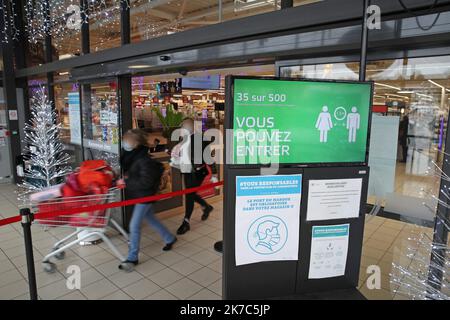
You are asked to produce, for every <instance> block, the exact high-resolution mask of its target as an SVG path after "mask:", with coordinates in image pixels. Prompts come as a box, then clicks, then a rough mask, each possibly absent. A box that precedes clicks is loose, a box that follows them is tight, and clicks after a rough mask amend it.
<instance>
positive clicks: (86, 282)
mask: <svg viewBox="0 0 450 320" xmlns="http://www.w3.org/2000/svg"><path fill="white" fill-rule="evenodd" d="M213 204H214V207H215V210H214V212H213V213H212V214H211V217H210V219H208V220H207V221H205V222H200V221H199V216H200V214H199V213H198V212H197V214H195V213H194V218H193V222H192V229H191V231H190V232H188V233H187V234H186V235H183V236H180V237H179V241H178V243H177V244H176V246H175V247H174V249H173V251H170V252H164V253H163V251H162V250H161V248H162V246H163V245H162V242H161V241H160V239H159V237H158V235H157V234H155V232H154V231H152V230H150V229H149V228H148V227H147V226H145V227H144V231H143V232H142V235H143V238H142V250H141V254H140V265H139V266H138V267H137V268H136V270H135V271H134V272H132V273H123V272H121V271H119V270H118V268H117V266H118V263H119V262H118V261H117V259H116V258H115V257H114V256H113V255H112V254H111V253H110V252H109V250H108V248H107V247H106V245H105V244H104V243H102V244H99V245H96V246H87V247H76V248H74V249H73V250H69V251H68V252H66V258H65V259H64V260H62V261H56V263H57V266H58V271H57V272H55V273H53V274H47V273H45V272H44V271H43V270H42V267H41V264H40V262H41V259H42V257H43V256H44V255H45V254H46V253H48V251H49V250H50V249H51V247H52V245H53V243H54V242H55V241H56V240H57V239H60V238H62V237H63V236H64V235H66V234H67V233H68V232H69V231H70V230H67V229H64V228H54V229H50V230H48V231H44V230H43V229H42V228H40V227H39V226H33V227H32V229H33V241H34V249H35V251H34V252H35V260H36V270H37V284H38V293H39V296H40V298H41V299H220V298H221V290H222V288H221V278H222V275H221V272H222V268H221V261H222V259H221V255H220V254H218V253H216V252H215V251H214V250H213V244H214V242H215V241H217V240H220V239H221V238H222V230H221V228H222V214H221V212H222V201H221V200H219V201H216V202H215V203H213ZM16 214H17V207H16V195H15V194H14V187H13V186H11V185H0V215H1V216H3V217H7V216H12V215H16ZM164 217H165V219H164V223H165V224H166V225H167V226H168V227H169V228H170V229H171V230H173V231H175V230H176V228H177V227H178V224H179V222H180V220H181V219H182V216H181V212H180V210H179V209H178V210H176V211H174V212H169V213H166V214H164ZM423 232H425V233H430V232H431V230H429V229H426V228H422V227H417V226H414V225H410V224H406V223H403V222H398V221H393V220H388V219H384V218H380V217H368V219H367V221H366V227H365V234H364V248H363V257H362V265H361V273H360V290H361V292H362V293H363V294H364V295H366V296H367V298H369V299H405V298H406V297H405V296H402V295H400V294H395V293H394V291H393V289H394V288H391V285H390V283H389V273H390V271H391V264H392V261H397V260H401V259H404V257H403V253H402V250H401V247H402V244H403V243H404V242H405V241H406V239H407V238H408V237H409V236H410V235H411V234H412V233H414V234H420V233H423ZM21 233H22V230H21V226H20V224H13V225H9V226H5V227H0V299H28V294H27V292H28V287H27V280H26V279H27V278H26V261H25V256H24V248H23V239H22V236H21ZM112 236H113V241H114V243H115V244H117V246H118V249H119V250H120V251H121V252H122V253H126V251H127V244H126V242H125V240H124V239H123V238H122V237H121V236H118V235H116V234H115V233H114V232H113V233H112ZM402 262H403V261H402ZM405 263H406V264H408V263H410V260H408V259H406V261H405ZM372 264H377V265H379V266H380V268H381V273H382V284H381V285H382V288H381V289H380V290H368V289H367V287H366V286H365V283H366V278H367V277H368V276H369V275H368V274H367V273H366V269H367V266H369V265H372ZM70 265H78V266H79V267H80V269H81V270H82V277H81V279H82V281H81V289H80V290H70V289H68V288H67V286H66V278H67V277H68V276H69V274H67V273H66V270H67V267H68V266H70Z"/></svg>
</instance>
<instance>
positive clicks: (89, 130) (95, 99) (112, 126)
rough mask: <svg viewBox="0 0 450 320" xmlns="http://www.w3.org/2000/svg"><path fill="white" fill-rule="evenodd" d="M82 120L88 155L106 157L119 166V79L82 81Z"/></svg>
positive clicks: (86, 157) (85, 150)
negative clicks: (117, 81)
mask: <svg viewBox="0 0 450 320" xmlns="http://www.w3.org/2000/svg"><path fill="white" fill-rule="evenodd" d="M81 87H82V123H83V135H82V138H83V147H84V153H85V159H104V160H106V161H108V162H109V163H110V164H111V165H112V166H113V168H114V169H119V168H120V164H119V139H120V135H121V133H120V127H119V102H118V100H117V99H118V97H117V83H116V81H109V82H99V83H92V84H83V85H81Z"/></svg>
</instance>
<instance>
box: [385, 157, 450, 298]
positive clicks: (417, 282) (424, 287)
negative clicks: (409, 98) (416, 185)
mask: <svg viewBox="0 0 450 320" xmlns="http://www.w3.org/2000/svg"><path fill="white" fill-rule="evenodd" d="M436 151H438V152H441V151H439V150H436ZM443 154H445V153H443ZM445 155H447V154H445ZM445 161H446V162H448V160H447V159H445ZM431 163H432V166H433V167H429V168H428V170H427V174H428V175H429V176H432V177H434V178H436V180H437V181H438V182H437V183H440V181H441V179H442V180H443V181H445V182H450V177H449V176H448V175H447V174H446V173H445V172H443V171H442V170H441V168H440V166H439V165H438V164H437V163H436V162H434V161H433V160H432V161H431ZM438 189H439V188H438ZM421 191H422V192H423V193H424V196H425V197H426V198H431V199H434V200H435V201H436V202H437V204H438V205H437V206H435V207H431V206H430V205H428V204H427V203H426V202H423V206H424V208H426V210H427V212H428V213H429V214H430V216H431V217H434V219H435V224H436V225H440V226H441V227H442V228H445V229H446V230H448V231H450V221H449V219H448V218H447V217H446V215H445V212H444V211H445V210H448V209H450V205H449V202H450V190H449V188H448V187H447V186H445V185H444V186H443V187H442V188H441V189H439V191H438V195H436V194H435V193H434V192H431V191H426V190H425V189H422V190H421ZM439 195H442V196H443V197H442V199H447V200H448V201H442V200H441V199H439ZM397 251H398V252H397V254H396V256H398V257H400V259H398V260H399V261H394V262H392V272H391V274H390V283H391V287H392V289H393V291H394V292H396V293H399V294H400V295H402V296H406V297H408V298H410V299H413V300H450V275H449V272H450V262H449V260H448V257H449V255H450V246H449V240H448V239H441V241H439V242H436V241H434V239H433V236H432V234H428V233H427V232H423V230H422V231H419V232H413V233H412V234H411V236H410V237H409V238H408V240H407V241H406V242H405V243H404V244H403V248H402V249H398V250H397Z"/></svg>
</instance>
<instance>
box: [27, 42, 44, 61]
mask: <svg viewBox="0 0 450 320" xmlns="http://www.w3.org/2000/svg"><path fill="white" fill-rule="evenodd" d="M27 46H28V48H27V50H26V64H27V67H34V66H40V65H42V64H44V63H45V49H44V42H43V41H38V42H37V43H32V42H29V43H28V44H27Z"/></svg>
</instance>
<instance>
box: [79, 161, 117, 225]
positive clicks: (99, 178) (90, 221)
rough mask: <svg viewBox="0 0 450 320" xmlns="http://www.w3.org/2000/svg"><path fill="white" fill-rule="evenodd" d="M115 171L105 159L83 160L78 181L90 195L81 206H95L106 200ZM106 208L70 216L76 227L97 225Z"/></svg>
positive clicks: (81, 187)
mask: <svg viewBox="0 0 450 320" xmlns="http://www.w3.org/2000/svg"><path fill="white" fill-rule="evenodd" d="M113 179H114V172H113V170H112V169H111V167H110V166H109V165H108V163H107V162H106V161H104V160H87V161H83V163H82V164H81V166H80V170H79V172H78V176H77V181H78V186H79V187H80V189H81V190H82V191H83V192H84V193H85V194H87V195H88V196H87V197H85V198H84V201H82V202H81V203H79V205H78V206H79V207H80V206H81V207H87V206H93V205H97V204H102V203H104V202H105V197H103V196H102V195H105V194H106V193H107V192H108V190H109V189H110V188H111V187H112V185H113ZM104 215H105V210H100V211H98V210H97V211H93V212H85V213H80V214H78V215H73V216H72V217H70V225H71V226H74V227H81V226H95V225H98V224H100V223H101V222H102V221H103V219H104Z"/></svg>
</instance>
